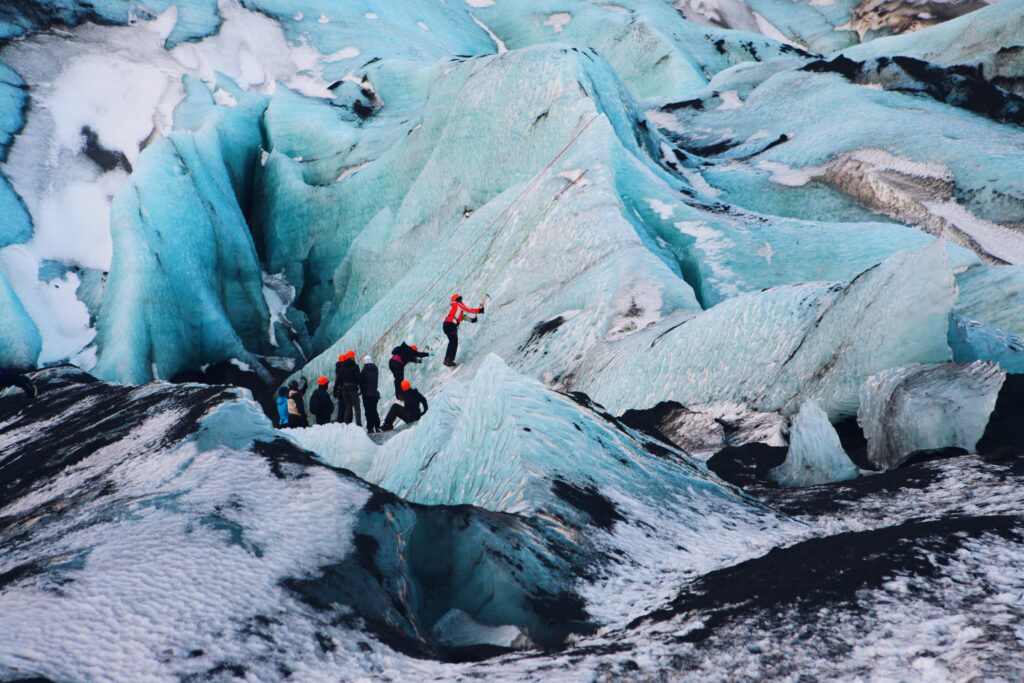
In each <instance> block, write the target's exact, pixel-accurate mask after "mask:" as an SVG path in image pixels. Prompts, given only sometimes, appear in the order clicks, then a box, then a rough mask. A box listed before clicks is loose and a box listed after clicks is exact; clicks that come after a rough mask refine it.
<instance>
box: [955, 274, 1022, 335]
mask: <svg viewBox="0 0 1024 683" xmlns="http://www.w3.org/2000/svg"><path fill="white" fill-rule="evenodd" d="M956 284H957V289H958V290H959V294H958V295H957V299H956V306H955V307H954V310H955V311H956V312H957V313H958V314H959V315H961V316H963V317H965V318H970V319H972V320H977V321H980V322H983V323H985V324H986V325H991V326H992V327H997V328H999V329H1001V330H1004V331H1006V332H1009V333H1011V334H1017V335H1024V267H1020V266H988V267H982V268H968V269H967V270H965V271H963V272H961V273H957V276H956Z"/></svg>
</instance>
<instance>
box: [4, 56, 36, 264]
mask: <svg viewBox="0 0 1024 683" xmlns="http://www.w3.org/2000/svg"><path fill="white" fill-rule="evenodd" d="M26 89H27V87H26V84H25V81H24V79H22V78H21V76H19V75H18V74H17V72H15V71H14V69H12V68H11V67H9V66H7V65H6V64H4V63H3V62H2V61H0V162H4V161H6V160H7V150H8V148H9V147H10V145H11V142H12V141H13V139H14V136H15V135H16V134H17V133H18V131H20V130H21V128H22V126H23V125H25V115H24V109H25V106H26V104H27V100H28V95H27V93H26V92H25V91H26ZM0 215H2V216H3V219H2V220H0V248H2V247H5V246H7V245H8V244H16V243H19V242H25V241H27V240H28V238H29V237H31V235H32V219H31V218H30V217H29V214H28V211H26V210H25V205H24V203H23V202H22V201H21V198H20V197H19V196H18V195H17V193H16V192H15V191H14V189H13V188H12V187H11V184H10V181H9V180H8V178H7V176H6V175H5V174H4V173H3V172H0Z"/></svg>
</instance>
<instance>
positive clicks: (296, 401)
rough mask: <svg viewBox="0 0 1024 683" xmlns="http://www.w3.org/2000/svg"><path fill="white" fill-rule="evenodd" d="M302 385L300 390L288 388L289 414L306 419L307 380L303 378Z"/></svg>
mask: <svg viewBox="0 0 1024 683" xmlns="http://www.w3.org/2000/svg"><path fill="white" fill-rule="evenodd" d="M302 380H303V381H302V385H301V386H299V388H298V389H292V388H291V387H288V412H289V413H290V414H292V415H298V416H300V417H306V399H305V396H306V386H307V385H306V381H305V380H306V378H305V377H303V378H302Z"/></svg>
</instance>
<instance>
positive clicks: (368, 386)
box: [359, 356, 380, 434]
mask: <svg viewBox="0 0 1024 683" xmlns="http://www.w3.org/2000/svg"><path fill="white" fill-rule="evenodd" d="M379 379H380V373H379V372H378V371H377V366H376V365H374V363H373V359H372V358H370V357H369V356H363V371H362V372H361V373H360V375H359V389H360V391H362V392H363V410H365V411H366V431H367V432H369V433H370V434H373V433H374V432H379V431H380V415H379V414H377V401H378V400H379V399H380V391H378V386H377V384H378V381H379Z"/></svg>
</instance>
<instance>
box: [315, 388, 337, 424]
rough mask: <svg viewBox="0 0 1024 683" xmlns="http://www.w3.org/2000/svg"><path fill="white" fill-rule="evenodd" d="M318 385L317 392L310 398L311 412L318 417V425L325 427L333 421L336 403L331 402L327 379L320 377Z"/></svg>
mask: <svg viewBox="0 0 1024 683" xmlns="http://www.w3.org/2000/svg"><path fill="white" fill-rule="evenodd" d="M316 383H317V387H316V391H314V392H313V394H312V395H311V396H310V397H309V412H311V413H313V415H315V416H316V423H317V424H318V425H324V424H327V423H328V422H330V421H331V413H333V412H334V402H333V401H332V400H331V395H330V394H328V393H327V378H326V377H320V378H319V379H317V381H316Z"/></svg>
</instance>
